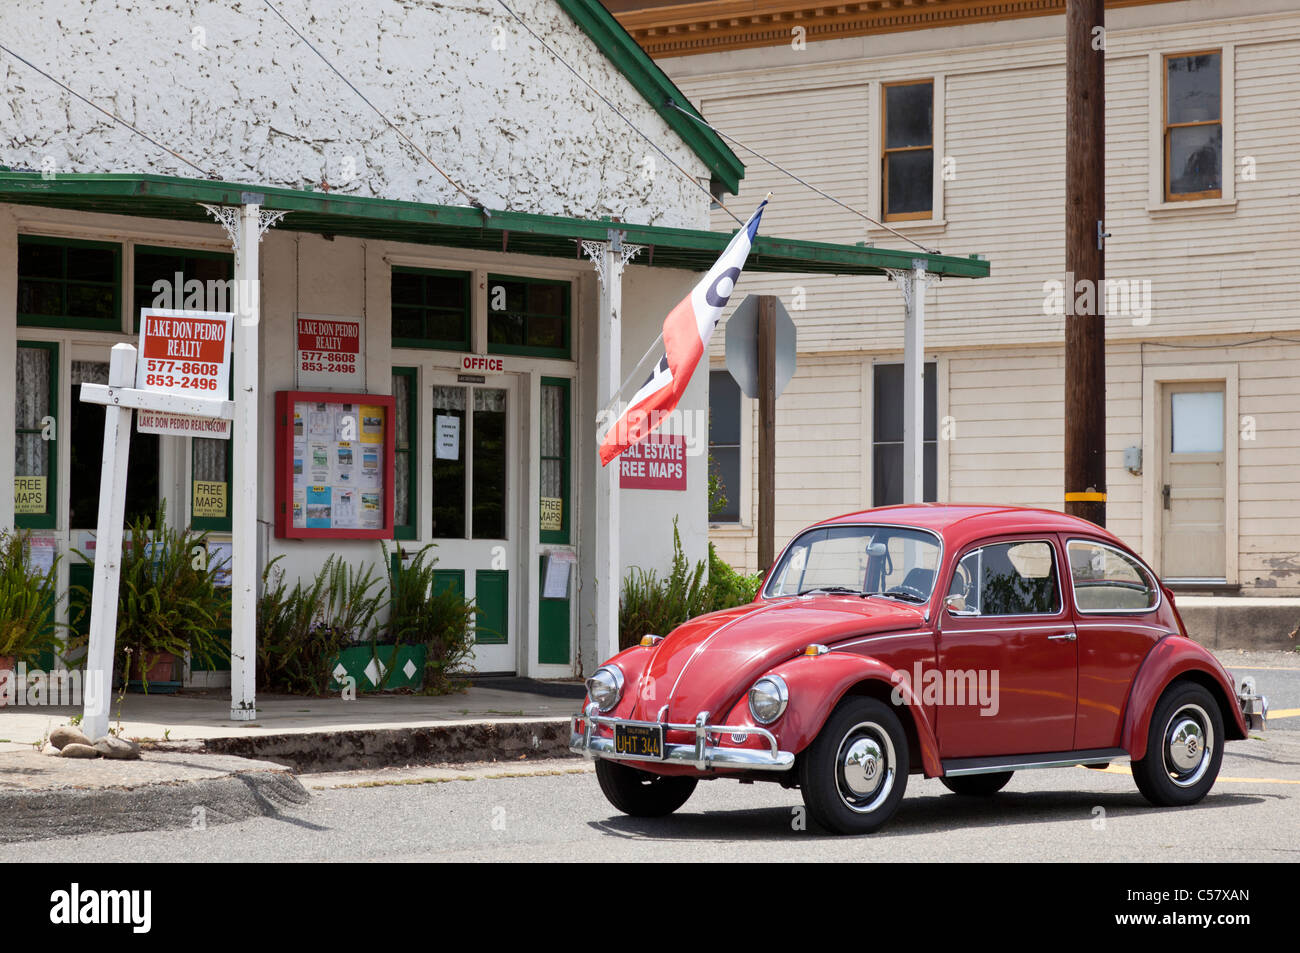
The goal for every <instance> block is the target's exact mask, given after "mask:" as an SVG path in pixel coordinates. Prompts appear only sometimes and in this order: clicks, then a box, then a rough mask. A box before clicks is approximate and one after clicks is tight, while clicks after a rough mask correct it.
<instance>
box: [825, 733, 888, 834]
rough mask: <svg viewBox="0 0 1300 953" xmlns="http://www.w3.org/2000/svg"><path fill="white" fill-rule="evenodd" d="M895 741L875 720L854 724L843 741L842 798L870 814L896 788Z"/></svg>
mask: <svg viewBox="0 0 1300 953" xmlns="http://www.w3.org/2000/svg"><path fill="white" fill-rule="evenodd" d="M894 761H895V759H894V745H893V742H891V741H890V740H889V733H888V732H886V731H885V730H884V729H883V728H882V727H880V726H879V725H877V724H876V723H875V722H863V723H861V724H858V725H854V726H853V727H852V728H851V729H850V730H849V731H848V733H847V734H845V736H844V740H843V741H841V742H840V750H839V755H838V757H837V758H836V762H837V768H838V770H837V772H836V773H837V774H838V775H839V777H838V778H837V781H838V785H839V791H840V798H841V799H842V800H843V801H844V803H845V805H847V806H848V807H849V808H850V809H851V810H854V811H857V812H858V813H860V814H868V813H870V812H871V811H874V810H875V809H876V808H878V807H879V806H880V805H881V803H883V802H884V800H885V799H886V798H887V797H889V792H890V791H892V790H893V788H894V770H895V768H894Z"/></svg>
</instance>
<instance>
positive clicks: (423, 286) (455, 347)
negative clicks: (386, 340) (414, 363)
mask: <svg viewBox="0 0 1300 953" xmlns="http://www.w3.org/2000/svg"><path fill="white" fill-rule="evenodd" d="M448 279H455V280H456V282H457V283H458V284H459V293H460V297H461V303H460V304H455V303H452V304H446V303H444V302H442V301H440V300H439V298H438V293H437V292H438V285H439V284H442V285H443V287H444V288H445V287H446V286H447V282H448ZM472 287H473V285H472V281H471V275H470V273H469V272H466V271H443V270H440V269H435V268H404V267H394V268H393V272H392V281H391V282H390V285H389V305H390V308H391V311H392V340H393V347H418V348H427V349H431V350H435V351H468V350H469V329H470V308H471V303H472V301H473V294H472ZM447 318H452V319H453V320H455V319H458V320H459V325H460V331H459V334H458V336H457V337H455V338H450V337H446V336H438V335H437V334H436V333H435V332H434V331H433V330H431V329H432V327H433V326H434V324H433V322H434V321H435V320H438V321H445V320H446V319H447ZM417 326H418V329H419V331H420V333H419V334H418V335H414V336H413V335H411V334H409V333H403V332H409V331H413V330H415V329H416V328H417Z"/></svg>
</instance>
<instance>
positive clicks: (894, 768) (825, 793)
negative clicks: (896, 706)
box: [799, 697, 910, 834]
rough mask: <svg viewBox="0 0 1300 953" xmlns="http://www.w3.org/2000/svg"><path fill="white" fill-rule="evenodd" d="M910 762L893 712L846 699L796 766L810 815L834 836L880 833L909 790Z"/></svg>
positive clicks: (878, 704) (864, 700)
mask: <svg viewBox="0 0 1300 953" xmlns="http://www.w3.org/2000/svg"><path fill="white" fill-rule="evenodd" d="M909 757H910V755H909V752H908V748H907V735H906V734H905V733H904V731H903V725H902V723H901V722H900V721H899V720H898V715H897V714H895V713H894V710H893V708H891V707H890V706H889V705H886V704H885V703H884V702H882V701H878V700H877V699H874V698H862V697H850V698H846V699H845V700H844V701H842V702H840V704H839V707H837V708H836V709H835V711H834V712H832V713H831V717H830V718H828V719H827V721H826V724H825V725H823V726H822V730H821V733H820V734H819V735H818V736H817V738H816V739H815V740H814V741H813V743H812V744H811V745H809V746H808V750H807V751H805V752H804V753H803V756H802V757H801V758H800V761H799V786H800V788H801V789H802V791H803V801H804V804H805V805H806V806H807V808H808V813H809V815H811V817H812V819H813V820H814V821H816V822H817V823H818V824H820V825H821V826H822V827H824V828H826V830H828V831H831V832H833V833H836V834H870V833H871V832H873V831H876V830H879V829H880V828H881V827H883V826H884V825H885V823H886V822H887V821H888V820H889V819H890V818H891V817H893V816H894V812H895V811H896V810H898V805H899V802H900V801H902V799H903V792H904V791H906V790H907V772H908V766H909V764H910V762H909Z"/></svg>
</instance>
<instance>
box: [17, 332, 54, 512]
mask: <svg viewBox="0 0 1300 953" xmlns="http://www.w3.org/2000/svg"><path fill="white" fill-rule="evenodd" d="M58 363H59V349H58V345H57V344H45V343H36V342H26V341H20V342H18V363H17V367H16V368H15V374H14V376H15V379H16V382H17V383H16V387H15V394H14V402H15V412H14V521H15V523H16V524H17V525H18V526H19V527H23V528H28V529H50V528H53V527H54V525H55V516H56V504H57V494H56V492H55V477H56V475H57V473H58V466H57V462H56V461H57V457H56V450H57V447H58V442H57V440H56V439H55V437H56V436H57V434H56V432H55V428H56V425H57V419H56V409H57V408H56V406H55V405H56V401H57V399H58V398H57V395H58Z"/></svg>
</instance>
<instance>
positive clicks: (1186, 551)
mask: <svg viewBox="0 0 1300 953" xmlns="http://www.w3.org/2000/svg"><path fill="white" fill-rule="evenodd" d="M1163 391H1164V394H1163V406H1162V408H1161V411H1162V413H1163V415H1164V441H1163V442H1164V447H1163V452H1162V458H1163V459H1162V461H1161V465H1162V467H1163V471H1162V477H1163V482H1162V484H1161V488H1160V490H1161V493H1160V500H1159V501H1158V503H1157V505H1158V506H1159V507H1160V513H1161V527H1162V532H1163V534H1164V536H1163V539H1162V540H1161V546H1160V552H1161V561H1162V566H1161V575H1162V576H1163V577H1164V578H1166V579H1172V580H1187V581H1192V580H1195V581H1202V582H1213V581H1218V582H1222V581H1223V579H1224V575H1225V573H1226V572H1227V564H1226V551H1227V550H1226V540H1225V538H1224V534H1225V531H1226V525H1225V514H1226V506H1225V500H1226V495H1227V494H1226V487H1225V484H1224V476H1225V473H1226V470H1227V467H1226V466H1225V458H1224V437H1225V434H1226V433H1228V430H1227V427H1226V422H1225V420H1224V413H1225V410H1224V387H1223V383H1222V382H1221V381H1208V382H1192V383H1179V384H1166V385H1165V386H1164V388H1163Z"/></svg>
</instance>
